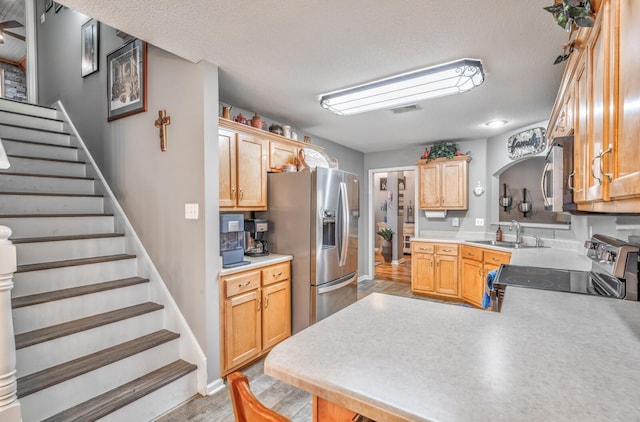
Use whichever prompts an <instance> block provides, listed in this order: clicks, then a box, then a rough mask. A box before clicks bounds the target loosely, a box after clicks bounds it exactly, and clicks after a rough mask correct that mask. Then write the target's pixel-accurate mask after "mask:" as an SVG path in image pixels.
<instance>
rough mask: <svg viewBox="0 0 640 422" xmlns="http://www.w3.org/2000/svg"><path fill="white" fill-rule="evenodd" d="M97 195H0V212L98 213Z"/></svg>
mask: <svg viewBox="0 0 640 422" xmlns="http://www.w3.org/2000/svg"><path fill="white" fill-rule="evenodd" d="M103 212H104V200H103V198H102V197H99V196H48V195H11V194H8V195H0V214H100V213H103Z"/></svg>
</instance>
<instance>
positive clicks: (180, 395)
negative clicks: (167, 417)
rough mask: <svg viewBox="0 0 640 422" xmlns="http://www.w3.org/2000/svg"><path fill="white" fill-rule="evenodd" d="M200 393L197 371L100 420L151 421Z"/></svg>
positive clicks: (116, 421)
mask: <svg viewBox="0 0 640 422" xmlns="http://www.w3.org/2000/svg"><path fill="white" fill-rule="evenodd" d="M196 394H198V376H197V371H193V372H190V373H189V374H187V375H185V376H184V377H182V378H178V379H177V380H175V381H174V382H172V383H170V384H167V385H165V386H164V387H162V388H160V389H158V390H156V391H154V392H153V393H151V394H147V395H146V396H144V397H142V398H141V399H139V400H136V401H135V402H133V403H131V404H130V405H128V406H125V407H123V408H121V409H118V410H116V411H115V412H113V413H110V414H108V415H107V416H105V417H104V418H102V419H100V422H122V421H150V420H154V419H156V418H157V417H159V416H162V415H163V414H165V413H167V412H168V411H169V410H171V409H173V408H175V407H177V406H179V405H181V404H182V403H184V402H186V401H187V400H188V399H190V398H191V397H193V396H195V395H196Z"/></svg>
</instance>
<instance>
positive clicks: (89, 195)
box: [0, 192, 104, 198]
mask: <svg viewBox="0 0 640 422" xmlns="http://www.w3.org/2000/svg"><path fill="white" fill-rule="evenodd" d="M0 195H13V196H64V197H71V198H104V195H100V194H97V193H50V192H0Z"/></svg>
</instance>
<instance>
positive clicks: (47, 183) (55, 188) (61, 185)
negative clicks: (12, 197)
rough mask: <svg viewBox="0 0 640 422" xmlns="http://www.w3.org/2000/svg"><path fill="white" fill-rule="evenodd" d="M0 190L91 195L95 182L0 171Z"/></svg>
mask: <svg viewBox="0 0 640 422" xmlns="http://www.w3.org/2000/svg"><path fill="white" fill-rule="evenodd" d="M0 192H41V193H46V192H55V193H75V194H85V195H91V194H93V193H94V192H95V183H94V181H93V180H91V179H64V178H60V177H37V176H15V175H10V174H3V173H0Z"/></svg>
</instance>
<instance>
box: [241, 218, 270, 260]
mask: <svg viewBox="0 0 640 422" xmlns="http://www.w3.org/2000/svg"><path fill="white" fill-rule="evenodd" d="M268 231H269V222H268V221H267V219H265V218H248V219H246V220H244V254H245V255H247V256H265V255H269V247H268V242H267V240H266V239H265V238H264V237H265V233H267V232H268Z"/></svg>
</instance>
